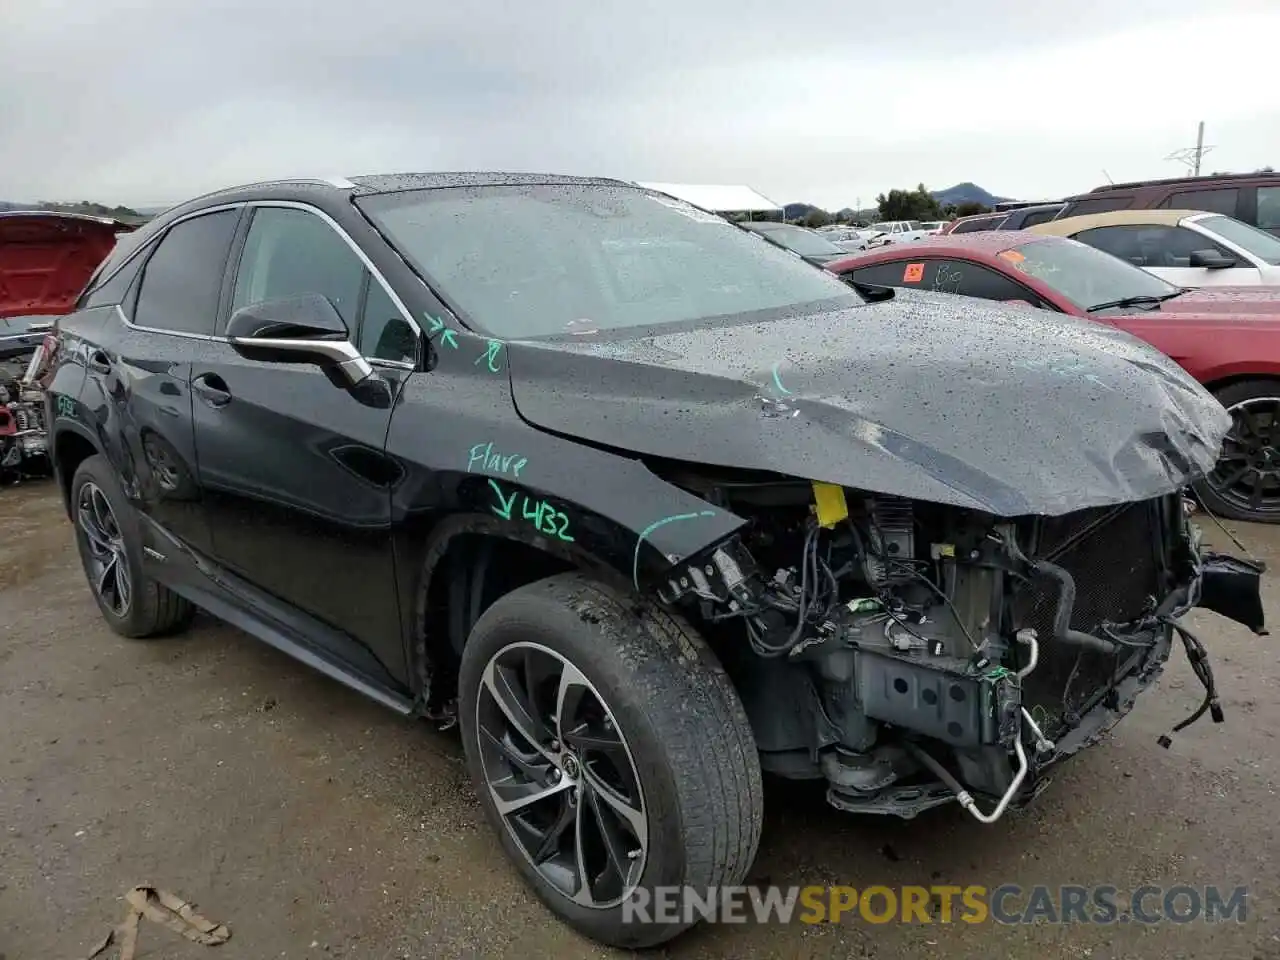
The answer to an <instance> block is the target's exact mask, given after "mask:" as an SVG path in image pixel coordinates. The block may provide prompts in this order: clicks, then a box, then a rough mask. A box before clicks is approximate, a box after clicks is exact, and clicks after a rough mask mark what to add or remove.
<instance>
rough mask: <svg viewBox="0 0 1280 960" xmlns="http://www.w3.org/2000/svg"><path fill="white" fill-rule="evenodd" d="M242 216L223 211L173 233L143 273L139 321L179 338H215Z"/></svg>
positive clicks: (187, 222) (135, 317)
mask: <svg viewBox="0 0 1280 960" xmlns="http://www.w3.org/2000/svg"><path fill="white" fill-rule="evenodd" d="M239 217H240V211H239V210H222V211H219V212H218V213H207V214H204V215H203V216H199V217H193V218H192V219H190V220H184V221H182V222H181V223H179V224H177V225H176V226H174V227H172V228H170V230H169V232H168V233H166V234H165V235H164V239H162V240H161V241H160V244H159V246H158V247H157V248H156V250H155V253H153V254H152V255H151V258H150V259H149V260H148V261H147V265H146V267H144V268H143V271H142V285H141V288H140V289H139V291H138V302H137V306H136V307H135V308H134V311H133V322H134V323H136V324H137V325H138V326H140V327H151V328H154V329H156V330H171V331H173V332H175V333H201V334H211V333H213V327H214V323H215V321H216V320H217V317H218V297H219V294H220V293H221V291H222V278H223V276H224V275H225V273H226V269H227V253H228V251H230V249H231V237H232V235H233V234H234V233H235V229H236V223H237V221H238V220H239Z"/></svg>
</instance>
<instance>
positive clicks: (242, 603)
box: [139, 514, 421, 716]
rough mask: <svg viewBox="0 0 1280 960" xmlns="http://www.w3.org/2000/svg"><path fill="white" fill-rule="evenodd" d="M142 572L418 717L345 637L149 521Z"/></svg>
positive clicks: (409, 699)
mask: <svg viewBox="0 0 1280 960" xmlns="http://www.w3.org/2000/svg"><path fill="white" fill-rule="evenodd" d="M139 519H140V520H141V523H142V528H143V537H142V539H143V550H142V552H143V568H144V570H145V571H146V573H147V574H148V575H149V576H152V577H154V578H155V579H156V580H158V581H159V582H160V583H163V584H164V585H165V586H166V587H168V588H169V589H171V590H173V591H174V592H175V593H177V594H178V595H180V596H182V597H185V598H186V599H187V600H190V601H191V602H192V603H194V604H195V605H196V606H197V607H200V608H201V609H203V610H207V611H208V612H209V613H211V614H213V615H214V616H215V617H217V618H218V619H219V620H224V621H226V622H227V623H229V624H231V625H232V626H235V627H238V628H240V629H241V630H243V631H244V632H245V633H248V634H250V635H252V636H254V637H256V638H257V639H259V640H261V641H263V642H264V643H267V644H270V645H271V646H273V647H275V648H276V649H277V650H279V651H281V652H282V653H286V654H288V655H289V656H291V657H293V658H294V659H295V660H299V661H301V662H302V663H305V664H306V665H307V666H309V667H312V668H313V669H315V670H318V671H320V672H321V673H323V674H324V675H325V676H328V677H331V678H332V679H334V680H337V681H338V682H339V683H341V684H343V685H345V686H348V687H350V688H351V689H352V690H355V691H357V692H359V693H362V694H364V695H365V696H366V697H368V698H369V699H371V700H374V701H376V702H378V703H380V704H382V705H383V706H384V707H388V708H389V709H391V710H394V711H395V712H396V713H398V714H400V715H401V716H410V715H414V714H419V713H420V712H421V711H420V710H419V709H418V704H417V702H416V701H415V698H414V696H413V693H412V691H410V690H409V689H408V688H406V687H405V686H404V684H402V683H400V682H399V681H398V680H396V679H395V677H393V676H392V675H391V674H390V673H388V672H387V670H386V669H385V668H384V667H383V666H382V664H381V663H379V662H378V660H377V659H376V658H375V657H374V656H373V655H372V654H371V653H369V651H368V650H367V649H366V648H365V647H363V646H361V645H360V644H359V643H358V642H356V641H355V640H354V639H352V638H351V637H349V636H347V635H346V634H345V633H342V632H341V631H338V630H334V629H333V628H332V627H330V626H328V625H327V624H324V623H322V622H320V621H319V620H316V619H315V618H314V617H311V616H309V615H308V614H306V613H304V612H302V611H300V610H298V609H297V608H295V607H291V606H289V605H288V604H286V603H284V602H282V601H281V600H280V599H278V598H277V597H274V596H272V595H270V594H268V593H265V592H263V591H261V590H259V589H257V588H256V587H254V586H253V585H252V584H250V583H248V582H247V581H245V580H243V579H242V578H240V577H238V576H236V575H235V574H233V573H231V572H229V571H227V570H224V569H223V568H222V567H220V566H219V565H218V564H216V563H214V562H213V561H212V560H210V559H208V558H207V557H204V556H201V555H200V554H197V553H196V552H195V551H194V550H192V549H190V548H189V547H187V546H186V545H185V544H183V543H181V542H179V541H178V540H175V539H174V538H173V537H172V536H171V535H170V534H168V533H167V532H165V531H164V530H163V529H161V528H160V527H159V526H157V525H156V524H155V523H154V522H153V521H151V520H150V519H149V518H148V517H146V516H145V515H142V514H139Z"/></svg>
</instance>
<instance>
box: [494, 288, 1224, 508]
mask: <svg viewBox="0 0 1280 960" xmlns="http://www.w3.org/2000/svg"><path fill="white" fill-rule="evenodd" d="M508 356H509V362H510V369H511V383H512V391H513V396H514V399H515V403H516V406H517V408H518V409H519V411H520V414H521V415H522V416H523V417H524V418H525V419H526V420H528V421H529V422H530V423H532V424H534V425H536V426H538V427H541V428H543V429H546V430H551V431H555V432H557V433H561V434H566V435H569V436H573V437H577V438H580V439H583V440H587V441H591V442H594V443H597V444H601V445H606V446H609V447H611V448H614V449H622V450H626V451H631V452H634V453H637V454H645V455H651V456H658V457H668V458H673V459H677V460H684V461H690V462H695V463H703V464H713V465H720V466H726V467H738V468H747V469H760V470H768V471H774V472H776V473H779V474H785V475H789V476H795V477H803V478H806V479H812V480H823V481H827V482H831V483H838V484H842V485H844V486H849V487H857V488H861V489H864V490H870V491H876V492H883V493H891V494H897V495H899V496H903V497H911V498H917V499H921V500H928V501H933V502H938V503H948V504H954V505H957V506H963V507H971V508H977V509H982V510H986V511H989V512H991V513H994V514H997V515H1001V516H1018V515H1023V514H1030V513H1040V514H1050V515H1053V514H1061V513H1068V512H1071V511H1074V510H1079V509H1083V508H1085V507H1091V506H1102V505H1107V504H1113V503H1122V502H1129V501H1134V500H1139V499H1146V498H1149V497H1154V496H1158V495H1161V494H1165V493H1170V492H1172V491H1174V490H1177V489H1179V488H1180V487H1182V486H1184V485H1186V484H1187V483H1188V482H1189V481H1191V480H1192V479H1194V478H1196V477H1197V476H1199V475H1201V474H1202V473H1204V472H1206V471H1208V469H1209V468H1210V467H1211V466H1212V465H1213V463H1214V461H1215V459H1216V457H1217V454H1218V450H1219V447H1220V445H1221V442H1222V438H1223V436H1224V435H1225V433H1226V431H1227V429H1228V427H1229V426H1230V420H1229V418H1228V416H1227V414H1226V412H1225V411H1224V410H1223V408H1222V407H1221V406H1220V405H1219V404H1218V402H1217V401H1216V400H1214V398H1213V397H1212V396H1210V395H1209V394H1208V393H1207V392H1205V390H1204V389H1203V388H1202V387H1200V386H1199V385H1198V384H1197V383H1196V382H1195V381H1194V380H1192V379H1191V378H1190V377H1189V376H1188V375H1187V374H1186V373H1185V372H1184V371H1183V370H1182V369H1181V368H1180V367H1178V366H1177V365H1176V364H1174V363H1173V362H1172V361H1170V360H1168V359H1167V358H1165V357H1164V356H1162V355H1161V354H1159V353H1157V352H1156V351H1154V350H1153V349H1152V348H1150V347H1148V346H1147V345H1146V344H1143V343H1141V342H1140V341H1138V340H1136V339H1134V338H1132V337H1130V336H1129V335H1128V334H1125V333H1123V332H1120V331H1117V330H1114V329H1111V328H1108V327H1105V326H1103V325H1101V324H1096V323H1091V322H1088V321H1077V320H1073V319H1070V318H1065V317H1063V318H1058V317H1053V316H1050V315H1048V314H1046V313H1045V312H1044V311H1042V310H1030V309H1018V308H1010V307H1004V306H1001V305H996V304H988V303H984V302H983V301H978V300H972V299H969V298H963V297H946V296H942V295H930V294H923V293H917V292H914V291H898V293H897V296H896V297H895V298H894V299H893V300H892V301H888V302H884V303H878V304H868V305H866V306H861V307H854V308H851V309H842V310H835V311H830V312H824V313H819V314H812V315H801V316H792V317H787V318H783V319H778V320H770V321H767V322H760V323H736V324H735V323H728V324H724V325H719V326H715V327H713V328H706V327H703V328H702V329H699V330H696V331H681V332H667V333H657V334H652V333H651V334H650V335H645V336H638V337H626V336H625V332H620V331H615V332H612V333H611V334H605V333H602V334H600V335H597V336H594V337H592V338H591V339H590V340H584V339H569V338H559V339H557V340H555V341H536V342H535V341H525V342H514V343H509V344H508ZM601 482H602V483H607V482H608V480H607V478H601Z"/></svg>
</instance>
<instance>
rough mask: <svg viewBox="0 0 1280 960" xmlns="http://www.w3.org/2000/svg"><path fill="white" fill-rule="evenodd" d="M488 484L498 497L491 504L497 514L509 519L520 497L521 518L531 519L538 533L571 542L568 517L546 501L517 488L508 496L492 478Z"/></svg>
mask: <svg viewBox="0 0 1280 960" xmlns="http://www.w3.org/2000/svg"><path fill="white" fill-rule="evenodd" d="M489 486H491V487H493V492H494V493H495V494H496V495H497V497H498V502H497V503H496V504H494V506H493V512H494V513H496V514H497V515H498V516H500V517H502V518H503V519H504V520H510V519H511V518H512V515H513V514H514V512H515V506H516V498H520V499H521V504H520V516H521V518H523V519H525V520H530V521H532V522H533V525H534V526H535V527H536V528H537V529H538V532H539V533H545V534H547V535H548V536H552V537H558V538H559V539H561V540H567V541H568V542H570V543H572V542H573V537H571V536H569V518H568V517H567V516H565V515H564V514H563V513H561V512H560V511H559V510H557V509H555V507H553V506H551V504H549V503H547V501H545V500H533V499H530V498H529V497H527V496H525V495H524V494H522V493H521V492H520V491H519V490H512V491H511V495H510V496H509V497H508V496H507V495H506V494H504V493H503V491H502V487H500V486H498V484H497V483H495V482H494V481H492V480H490V481H489Z"/></svg>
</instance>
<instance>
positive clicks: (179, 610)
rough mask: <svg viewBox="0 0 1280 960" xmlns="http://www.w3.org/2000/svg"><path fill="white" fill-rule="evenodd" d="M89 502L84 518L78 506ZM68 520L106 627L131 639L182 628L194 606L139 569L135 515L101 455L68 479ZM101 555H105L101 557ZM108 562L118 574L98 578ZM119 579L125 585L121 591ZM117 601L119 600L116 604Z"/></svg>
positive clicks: (85, 462)
mask: <svg viewBox="0 0 1280 960" xmlns="http://www.w3.org/2000/svg"><path fill="white" fill-rule="evenodd" d="M99 496H100V497H101V501H99V500H98V497H99ZM89 503H94V504H98V506H97V512H96V514H93V515H92V517H91V518H89V519H86V518H85V517H84V516H83V515H82V509H83V507H82V504H83V505H85V506H87V505H88V504H89ZM103 503H105V507H106V509H105V510H103V509H102V506H101V504H103ZM71 518H72V522H73V523H74V524H75V531H76V548H77V549H78V550H79V552H80V562H81V564H82V565H83V567H84V572H85V577H86V578H88V580H89V589H90V591H91V592H92V593H93V598H94V600H95V601H97V604H98V609H99V610H101V611H102V617H103V619H104V620H106V621H107V626H109V627H110V628H111V629H112V630H114V631H115V632H116V633H118V634H120V635H121V636H122V637H135V638H141V637H152V636H158V635H161V634H171V633H177V632H180V631H181V630H183V629H185V628H186V626H187V625H188V624H189V623H190V622H191V618H192V615H193V614H194V613H195V608H194V607H192V605H191V604H190V602H188V601H187V600H185V599H184V598H182V597H180V596H178V595H177V594H176V593H174V592H173V591H172V590H170V589H168V588H167V587H164V586H162V585H161V584H159V583H157V582H156V581H155V580H153V579H152V578H151V577H148V576H147V575H146V574H145V573H143V568H142V538H141V530H140V528H139V524H138V515H137V513H136V512H135V510H134V508H133V506H132V505H131V504H130V503H129V501H128V500H127V499H126V498H125V495H124V492H123V491H122V490H121V489H120V484H119V482H118V481H117V480H116V478H115V473H114V472H113V471H112V469H111V466H110V464H108V463H107V461H106V459H105V458H104V457H102V456H100V455H95V456H92V457H89V458H88V459H86V460H85V461H84V462H83V463H81V464H80V466H79V468H78V469H77V470H76V472H75V475H74V476H73V477H72V478H71ZM95 518H96V519H95ZM90 527H94V528H95V529H96V531H97V532H96V535H95V536H91V535H90V533H89V528H90ZM104 534H106V535H107V537H106V538H105V539H108V540H109V541H110V546H111V549H110V550H104V549H103V546H102V545H103V543H104V536H103V535H104ZM95 545H96V546H95ZM107 555H110V556H111V559H109V560H107V559H104V557H105V556H107ZM112 562H114V564H115V565H116V568H117V570H122V571H123V573H124V577H123V578H121V577H120V575H119V573H111V572H107V573H106V575H105V576H104V571H105V570H106V567H108V566H109V565H110V564H111V563H112ZM99 581H102V582H103V583H104V588H103V589H99V588H98V586H97V583H98V582H99ZM122 583H123V584H124V586H125V587H126V588H127V589H126V590H125V591H124V592H123V593H122V592H121V585H122ZM121 599H123V600H124V602H123V603H120V602H118V601H120V600H121Z"/></svg>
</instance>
